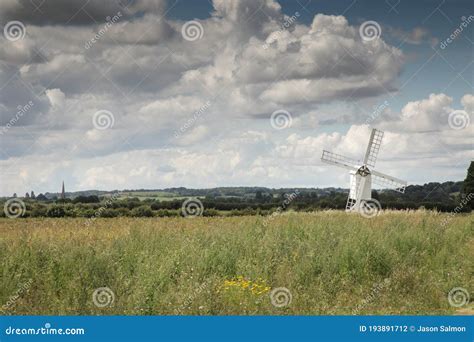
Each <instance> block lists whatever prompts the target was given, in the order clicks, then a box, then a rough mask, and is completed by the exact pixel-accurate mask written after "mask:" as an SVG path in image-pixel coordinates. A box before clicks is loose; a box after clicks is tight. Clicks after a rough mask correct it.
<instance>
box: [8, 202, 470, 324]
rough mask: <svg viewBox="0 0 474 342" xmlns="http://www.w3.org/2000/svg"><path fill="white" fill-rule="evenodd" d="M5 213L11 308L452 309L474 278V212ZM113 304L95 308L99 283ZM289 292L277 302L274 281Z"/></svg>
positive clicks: (204, 311) (209, 311) (198, 311)
mask: <svg viewBox="0 0 474 342" xmlns="http://www.w3.org/2000/svg"><path fill="white" fill-rule="evenodd" d="M446 217H447V215H444V214H437V213H433V212H428V211H426V212H424V211H418V212H386V213H383V214H381V215H379V216H377V217H375V218H371V219H367V218H363V217H361V216H359V215H356V214H345V213H343V212H336V211H326V212H317V213H285V214H283V215H280V216H278V217H275V218H272V219H271V220H270V221H268V224H267V225H266V224H264V221H265V220H268V218H264V217H259V216H248V217H212V218H203V217H199V218H192V219H184V218H149V219H148V218H114V219H98V220H96V221H95V222H94V224H93V225H92V226H90V227H86V226H85V221H86V219H1V220H0V264H1V270H0V275H1V281H0V282H1V286H0V305H3V313H4V314H20V315H22V314H33V315H40V314H41V315H57V314H79V315H85V314H92V315H96V314H97V315H115V314H125V315H132V314H133V315H142V314H144V315H160V314H191V315H228V314H237V315H240V314H242V315H247V314H248V315H256V314H264V315H267V314H269V315H281V314H283V315H296V314H298V315H299V314H303V315H306V314H310V315H321V314H329V315H331V314H453V313H455V312H456V308H453V307H451V306H450V305H449V303H448V300H447V293H448V292H449V291H450V290H451V289H452V288H454V287H463V288H465V289H467V290H468V291H470V292H471V297H473V296H472V290H473V289H474V280H473V279H474V277H473V275H474V274H473V272H474V267H473V260H474V234H473V232H474V227H473V217H474V215H472V214H471V215H455V216H453V217H452V219H450V220H449V223H448V225H446V226H445V227H442V225H441V222H442V220H443V219H444V218H446ZM99 287H108V288H110V289H111V290H112V291H113V292H114V296H115V299H114V301H113V303H111V304H110V305H109V306H106V307H97V306H96V305H94V302H93V300H92V297H93V293H94V290H95V289H97V288H99ZM277 287H285V288H287V289H288V290H289V291H290V292H291V295H292V301H291V303H290V304H289V305H287V306H284V307H275V306H273V305H272V304H271V301H270V292H271V290H272V289H274V288H277Z"/></svg>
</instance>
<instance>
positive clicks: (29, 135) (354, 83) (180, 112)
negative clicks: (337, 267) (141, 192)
mask: <svg viewBox="0 0 474 342" xmlns="http://www.w3.org/2000/svg"><path fill="white" fill-rule="evenodd" d="M35 6H38V8H35ZM473 7H474V6H473V3H472V1H471V2H470V1H454V0H452V1H442V0H440V1H416V2H415V1H407V0H400V1H397V0H390V1H360V0H358V1H309V0H298V1H271V0H235V1H224V0H214V1H208V0H202V1H188V0H187V1H183V0H176V1H175V0H168V1H162V0H159V1H152V2H150V1H144V0H130V1H129V0H121V1H98V0H91V1H88V2H85V1H81V0H72V1H70V2H68V4H67V6H64V4H63V3H62V2H61V1H59V0H57V1H56V0H52V1H48V2H44V3H41V4H39V3H37V4H35V3H34V2H30V1H28V0H9V1H6V2H2V4H0V25H1V27H2V31H3V35H2V36H0V40H1V41H0V81H1V82H2V85H3V86H2V87H1V88H0V125H1V126H2V127H1V130H0V172H2V175H3V176H4V177H2V180H3V179H8V181H2V183H0V195H10V194H11V193H13V192H17V193H23V192H26V191H30V190H34V191H35V192H37V193H39V192H45V191H57V190H59V188H60V183H61V180H62V179H64V180H65V183H66V186H67V188H68V190H71V191H74V190H86V189H102V190H113V189H124V188H129V189H130V188H165V187H174V186H186V187H194V188H202V187H214V186H241V185H242V186H247V185H261V186H270V187H291V186H308V187H318V186H319V187H322V186H341V187H345V186H347V181H348V176H347V174H346V173H345V172H340V171H339V170H338V169H332V168H330V167H329V166H327V165H325V164H322V163H321V161H320V156H321V152H322V150H323V149H329V150H332V151H334V152H336V153H340V154H344V155H347V156H349V157H351V158H355V159H358V158H360V157H361V155H362V154H363V152H364V149H365V146H366V144H367V139H368V134H369V132H370V129H372V128H374V127H375V128H378V129H381V130H383V131H385V136H384V141H383V145H382V149H381V152H380V156H379V160H378V164H377V167H376V168H377V169H379V170H380V171H384V172H387V173H390V174H392V175H393V176H396V177H398V178H402V179H406V180H407V181H408V182H409V183H410V184H417V183H424V182H429V181H445V180H461V179H463V178H464V176H465V172H466V169H467V166H468V164H469V161H470V160H472V159H473V148H472V147H473V145H472V143H473V140H472V137H473V135H474V134H473V133H474V131H473V125H472V120H474V118H473V117H472V110H473V107H474V91H473V84H474V77H473V75H474V65H473V64H474V63H473V56H474V49H473V43H474V17H472V16H473V15H474V13H473V12H474V11H473ZM296 14H297V15H296ZM373 22H375V24H376V26H378V27H379V29H377V27H376V26H374V24H373ZM463 22H464V23H465V24H464V25H465V26H464V27H463V30H462V32H458V33H456V38H455V39H454V40H453V41H452V42H451V43H448V44H445V45H446V46H444V45H443V46H442V43H443V42H445V41H446V39H447V38H449V37H450V36H451V35H452V34H454V33H455V31H456V29H459V28H460V26H462V23H463ZM370 23H372V24H370ZM368 24H370V25H372V26H371V27H375V28H376V31H377V32H376V33H377V34H376V35H377V36H376V37H372V38H373V39H372V38H371V37H364V34H363V33H362V31H361V27H364V26H365V25H368ZM15 28H16V29H17V31H15V30H14V29H15ZM187 28H191V31H189V32H188V31H187V30H186V29H187ZM193 29H194V32H193V31H192V30H193ZM193 33H194V34H197V35H195V36H192V34H193ZM275 118H278V119H279V120H280V121H278V120H276V119H275ZM279 125H280V126H279Z"/></svg>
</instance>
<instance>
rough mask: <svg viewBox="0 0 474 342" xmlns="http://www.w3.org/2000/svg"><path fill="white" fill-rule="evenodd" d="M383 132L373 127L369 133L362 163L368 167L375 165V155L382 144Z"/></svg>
mask: <svg viewBox="0 0 474 342" xmlns="http://www.w3.org/2000/svg"><path fill="white" fill-rule="evenodd" d="M383 134H384V133H383V132H382V131H379V130H378V129H375V128H373V129H372V132H371V133H370V139H369V144H368V145H367V151H366V152H365V157H364V164H365V165H368V166H370V167H375V162H376V161H377V155H378V154H379V150H380V145H382V138H383Z"/></svg>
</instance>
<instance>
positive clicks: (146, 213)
mask: <svg viewBox="0 0 474 342" xmlns="http://www.w3.org/2000/svg"><path fill="white" fill-rule="evenodd" d="M130 216H133V217H152V216H153V211H152V210H151V208H150V207H149V206H146V205H141V206H139V207H136V208H133V209H132V210H131V212H130Z"/></svg>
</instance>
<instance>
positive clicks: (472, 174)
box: [462, 161, 474, 209]
mask: <svg viewBox="0 0 474 342" xmlns="http://www.w3.org/2000/svg"><path fill="white" fill-rule="evenodd" d="M462 192H463V194H464V196H466V197H467V196H469V198H471V197H472V196H473V195H470V194H474V161H471V164H470V165H469V168H468V169H467V176H466V179H465V180H464V183H463V186H462ZM469 203H470V206H471V208H472V209H474V200H473V199H471V201H470V202H469Z"/></svg>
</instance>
